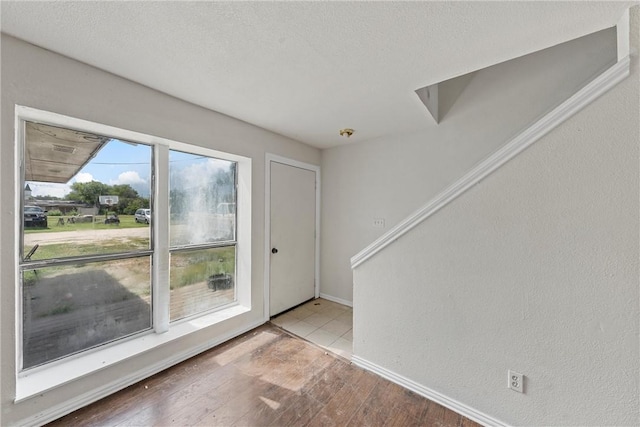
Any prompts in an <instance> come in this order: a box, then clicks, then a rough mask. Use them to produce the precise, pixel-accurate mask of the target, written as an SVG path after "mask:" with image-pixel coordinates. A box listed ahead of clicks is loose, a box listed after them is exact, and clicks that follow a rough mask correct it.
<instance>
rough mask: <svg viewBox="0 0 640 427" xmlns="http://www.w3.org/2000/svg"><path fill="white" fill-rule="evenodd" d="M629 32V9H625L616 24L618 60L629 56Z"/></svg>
mask: <svg viewBox="0 0 640 427" xmlns="http://www.w3.org/2000/svg"><path fill="white" fill-rule="evenodd" d="M629 34H630V33H629V9H625V11H624V13H623V14H622V16H621V17H620V19H619V20H618V23H617V24H616V37H617V41H618V43H617V46H618V60H619V61H620V60H622V59H624V58H626V57H627V56H629Z"/></svg>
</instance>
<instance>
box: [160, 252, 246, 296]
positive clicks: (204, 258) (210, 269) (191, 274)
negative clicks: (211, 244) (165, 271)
mask: <svg viewBox="0 0 640 427" xmlns="http://www.w3.org/2000/svg"><path fill="white" fill-rule="evenodd" d="M171 256H172V262H171V277H170V282H171V289H175V288H181V287H183V286H188V285H192V284H194V283H199V282H203V281H204V282H206V281H207V280H208V279H209V276H212V275H214V274H220V273H227V274H231V275H235V267H236V252H235V248H233V247H228V248H218V249H205V250H199V251H186V252H179V253H174V254H172V255H171Z"/></svg>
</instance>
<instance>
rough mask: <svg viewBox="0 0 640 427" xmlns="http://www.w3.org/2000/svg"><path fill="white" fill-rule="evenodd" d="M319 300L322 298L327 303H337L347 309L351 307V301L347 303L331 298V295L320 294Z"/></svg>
mask: <svg viewBox="0 0 640 427" xmlns="http://www.w3.org/2000/svg"><path fill="white" fill-rule="evenodd" d="M320 298H324V299H326V300H327V301H333V302H337V303H338V304H342V305H346V306H347V307H353V301H347V300H346V299H342V298H338V297H333V296H331V295H327V294H323V293H322V292H320Z"/></svg>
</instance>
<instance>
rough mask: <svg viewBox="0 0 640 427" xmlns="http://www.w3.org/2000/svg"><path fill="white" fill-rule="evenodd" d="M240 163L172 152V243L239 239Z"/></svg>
mask: <svg viewBox="0 0 640 427" xmlns="http://www.w3.org/2000/svg"><path fill="white" fill-rule="evenodd" d="M235 171H236V163H235V162H230V161H227V160H220V159H215V158H212V157H206V156H200V155H195V154H189V153H183V152H180V151H174V150H171V151H170V152H169V190H170V192H169V205H170V209H171V227H170V241H171V246H184V245H195V244H206V243H215V242H221V241H233V240H235V238H236V215H235V213H236V209H235V208H236V184H235V183H236V173H235Z"/></svg>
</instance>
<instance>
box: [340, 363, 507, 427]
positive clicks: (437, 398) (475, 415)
mask: <svg viewBox="0 0 640 427" xmlns="http://www.w3.org/2000/svg"><path fill="white" fill-rule="evenodd" d="M351 362H352V363H353V364H355V365H356V366H359V367H361V368H362V369H366V370H367V371H371V372H373V373H375V374H378V375H380V376H381V377H382V378H385V379H387V380H389V381H391V382H394V383H396V384H398V385H400V386H402V387H404V388H406V389H408V390H411V391H413V392H414V393H417V394H419V395H420V396H423V397H426V398H427V399H429V400H432V401H434V402H436V403H438V404H440V405H442V406H444V407H446V408H449V409H451V410H452V411H454V412H457V413H458V414H461V415H463V416H465V417H467V418H469V419H470V420H472V421H475V422H477V423H479V424H482V425H485V426H507V425H508V424H506V423H504V422H502V421H499V420H497V419H495V418H493V417H491V416H489V415H487V414H485V413H483V412H480V411H478V410H477V409H474V408H472V407H470V406H468V405H465V404H464V403H461V402H458V401H457V400H455V399H452V398H450V397H447V396H445V395H444V394H442V393H438V392H437V391H435V390H432V389H430V388H429V387H425V386H423V385H422V384H418V383H417V382H415V381H412V380H410V379H408V378H406V377H403V376H402V375H399V374H397V373H395V372H393V371H390V370H388V369H386V368H383V367H382V366H379V365H376V364H375V363H372V362H369V361H368V360H365V359H363V358H361V357H359V356H355V355H353V356H351Z"/></svg>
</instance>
